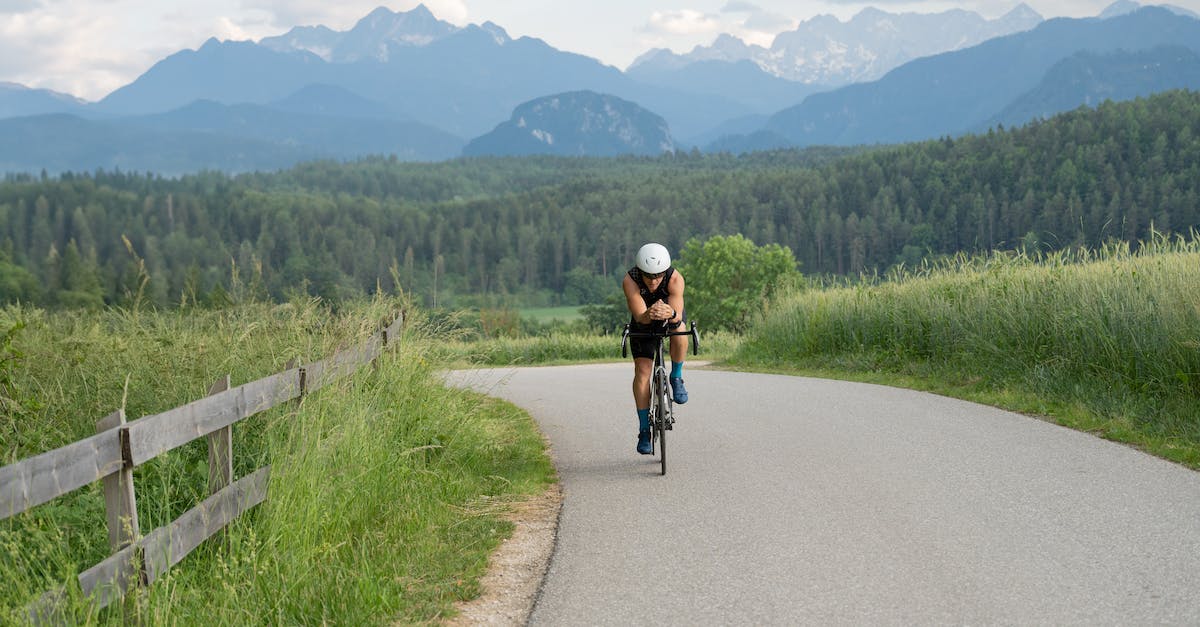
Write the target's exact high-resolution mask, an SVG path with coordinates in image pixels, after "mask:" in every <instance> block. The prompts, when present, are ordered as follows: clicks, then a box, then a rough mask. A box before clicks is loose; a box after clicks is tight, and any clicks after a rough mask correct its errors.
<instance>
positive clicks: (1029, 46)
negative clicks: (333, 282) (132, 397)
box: [0, 0, 1200, 174]
mask: <svg viewBox="0 0 1200 627" xmlns="http://www.w3.org/2000/svg"><path fill="white" fill-rule="evenodd" d="M1138 9H1139V5H1137V4H1136V3H1134V2H1130V1H1128V0H1121V1H1119V2H1117V3H1115V4H1113V5H1111V6H1110V7H1109V8H1108V9H1106V10H1105V12H1104V14H1102V16H1101V17H1098V18H1089V19H1054V20H1048V21H1047V20H1043V19H1042V18H1041V16H1040V15H1038V14H1037V13H1036V12H1034V11H1033V10H1032V9H1029V7H1027V6H1026V5H1023V4H1021V5H1018V6H1017V7H1016V8H1014V9H1013V10H1011V11H1009V12H1008V13H1007V14H1005V15H1004V16H1002V17H1000V18H998V19H995V20H986V19H984V18H982V17H980V16H979V15H977V14H974V13H969V12H965V11H947V12H943V13H938V14H932V15H918V14H911V13H905V14H889V13H886V12H884V11H880V10H877V9H866V10H864V11H862V12H860V13H859V14H858V15H857V16H855V17H854V18H853V19H851V20H850V21H848V22H839V21H838V20H836V19H834V18H832V17H828V16H825V17H819V18H813V19H812V20H809V21H807V22H804V23H802V24H800V26H799V27H798V28H796V29H795V30H793V31H788V32H785V33H781V34H780V35H779V36H777V37H776V38H775V42H774V43H773V44H772V46H771V47H769V48H764V47H756V46H751V45H748V44H746V43H745V42H742V41H741V40H738V39H736V38H734V37H732V36H729V35H722V36H720V37H718V38H717V39H716V41H715V42H714V43H713V44H712V45H710V46H701V47H698V48H696V49H694V50H693V51H691V52H690V53H687V54H675V53H670V52H668V51H651V52H650V53H647V54H646V55H643V56H642V57H640V58H639V60H638V61H637V62H635V63H634V64H633V65H632V66H631V67H630V68H628V69H627V70H626V71H624V72H622V71H621V70H619V69H617V68H614V67H611V66H607V65H604V64H603V63H600V62H599V61H597V60H595V59H591V58H589V57H585V56H582V55H578V54H574V53H570V52H565V51H561V50H557V49H555V48H553V47H551V46H549V45H548V44H546V43H545V42H544V41H542V40H539V39H535V38H530V37H520V38H517V39H513V38H511V37H509V35H508V34H507V32H506V31H505V30H504V29H503V28H502V27H500V26H498V25H496V24H492V23H490V22H489V23H484V24H481V25H474V24H473V25H468V26H465V27H458V26H455V25H453V24H450V23H448V22H444V21H441V20H438V19H437V18H436V17H435V16H434V15H433V14H432V13H431V12H430V11H429V10H428V9H427V8H425V7H424V6H419V7H417V8H416V9H413V10H412V11H408V12H402V13H395V12H392V11H390V10H388V9H386V8H379V9H376V10H374V11H372V12H371V13H370V14H369V15H367V16H366V17H364V18H363V19H362V20H360V21H359V22H358V23H357V24H356V25H355V26H354V27H353V28H351V29H349V30H347V31H334V30H332V29H329V28H327V27H324V26H304V27H297V28H294V29H292V30H291V31H288V32H287V33H284V34H282V35H279V36H275V37H268V38H265V39H263V40H261V41H259V42H250V41H242V42H234V41H224V42H223V41H218V40H216V39H210V40H209V41H208V42H206V43H205V44H204V45H203V46H201V47H200V48H199V49H196V50H183V51H180V52H178V53H175V54H173V55H170V56H168V57H167V58H164V59H163V60H161V61H160V62H158V63H157V64H155V65H154V66H153V67H151V68H150V69H149V70H148V71H147V72H145V73H144V74H143V75H141V76H140V77H138V78H137V79H136V80H135V81H133V82H132V83H130V84H128V85H125V86H123V87H121V88H120V89H117V90H116V91H114V92H113V93H111V94H109V95H108V96H107V97H105V98H104V99H102V100H101V101H99V102H95V103H86V102H83V101H81V100H79V99H77V98H74V97H71V96H69V95H65V94H59V93H55V92H52V91H48V90H35V89H28V88H25V87H22V86H19V85H12V84H6V83H0V170H2V169H9V170H13V169H15V170H33V171H36V170H38V169H41V168H46V169H47V170H50V171H60V170H64V169H73V170H90V169H94V168H96V167H105V168H111V167H121V168H124V169H146V170H154V171H158V172H162V173H167V174H176V173H182V172H187V171H193V170H198V169H202V168H215V169H223V170H230V171H241V170H247V169H270V168H277V167H287V165H289V164H291V163H294V162H295V161H298V160H307V159H318V158H333V159H351V158H355V157H357V156H362V155H365V154H379V153H384V154H394V155H396V156H397V157H399V158H402V159H412V160H440V159H446V158H450V157H453V156H457V155H458V154H461V151H463V150H464V149H466V150H467V153H468V154H523V153H524V151H528V150H537V151H541V152H555V151H558V150H561V149H562V148H563V146H565V145H570V146H571V147H572V148H571V152H572V154H579V153H584V154H608V151H611V150H628V151H630V152H639V153H640V152H642V151H643V150H645V151H648V152H647V154H649V153H653V152H657V151H660V150H665V149H669V148H665V147H666V146H672V147H681V148H685V149H686V148H690V147H691V146H697V145H699V146H704V147H707V149H712V150H730V151H742V150H750V149H760V148H770V147H775V146H782V145H809V144H814V143H825V144H855V143H881V142H896V141H907V140H910V139H924V138H928V137H937V136H941V135H946V134H958V133H963V132H970V131H974V130H980V129H986V128H987V126H988V125H991V124H1000V123H1002V124H1005V125H1013V124H1021V123H1024V122H1026V121H1029V120H1030V119H1034V118H1037V117H1044V116H1046V115H1051V114H1053V113H1054V112H1056V111H1060V110H1065V109H1069V108H1074V107H1075V106H1079V105H1080V104H1088V103H1094V102H1097V101H1098V100H1099V99H1102V98H1105V97H1110V98H1125V97H1132V96H1134V95H1142V94H1143V93H1144V92H1146V91H1147V90H1150V91H1157V90H1161V89H1169V88H1178V87H1189V86H1194V82H1192V79H1191V76H1192V73H1191V72H1192V69H1193V64H1194V63H1195V55H1194V54H1191V53H1195V52H1196V51H1197V46H1198V44H1197V42H1200V31H1198V30H1197V27H1198V26H1200V20H1197V19H1196V17H1195V16H1194V14H1190V15H1189V14H1188V12H1187V11H1185V10H1183V9H1178V8H1169V10H1161V9H1153V8H1147V9H1141V10H1138ZM1164 46H1165V47H1164ZM1172 46H1173V47H1172ZM1189 51H1190V52H1189ZM1138 55H1142V56H1140V57H1139V56H1138ZM1139 68H1141V69H1139ZM1089 73H1090V74H1089ZM1072 77H1074V78H1072ZM1089 77H1090V78H1089ZM838 85H842V86H841V87H838ZM568 95H569V97H568ZM548 99H549V100H548ZM555 99H557V100H555ZM551 101H556V102H557V103H558V105H557V108H552V107H548V106H547V102H551ZM600 112H611V116H609V117H606V118H604V119H605V120H606V122H605V124H604V125H603V126H602V128H604V129H610V131H611V132H606V133H599V134H597V133H594V132H591V130H595V128H600V127H595V128H592V129H591V130H588V129H584V128H582V127H580V128H568V127H566V126H563V125H564V124H567V123H570V121H574V122H575V123H579V124H584V123H585V121H587V120H591V121H592V122H595V121H596V120H599V119H600V117H603V116H600ZM604 115H606V116H607V115H609V113H605V114H604ZM539 116H541V117H539ZM598 116H599V117H598ZM522 118H523V119H525V120H526V124H527V126H526V127H525V128H526V130H525V131H522V132H515V133H514V132H513V131H514V128H520V127H519V126H515V127H514V120H519V119H522ZM533 119H537V120H538V124H539V125H540V126H536V127H530V126H528V124H529V122H530V120H533ZM660 121H661V124H660ZM551 127H553V129H554V130H550V129H551ZM533 128H536V129H539V130H542V131H545V132H546V133H547V134H549V135H553V136H554V137H556V138H559V141H558V143H556V144H554V145H551V144H549V143H548V142H544V141H541V142H535V143H532V144H530V143H528V142H529V141H530V138H531V137H536V136H535V135H534V134H532V132H531V129H533ZM622 133H623V134H624V136H622ZM472 137H475V138H476V139H475V140H469V138H472ZM505 137H508V138H510V139H511V141H512V142H515V143H513V144H512V145H509V146H505V145H503V141H501V140H502V139H503V138H505ZM567 137H576V139H578V141H574V140H572V141H564V139H563V138H567ZM633 137H640V138H643V139H642V140H639V141H643V143H641V144H639V143H638V142H637V141H631V139H630V138H633ZM31 141H36V142H39V143H38V144H37V145H31V144H30V143H29V142H31ZM468 146H469V148H468ZM648 147H653V148H648Z"/></svg>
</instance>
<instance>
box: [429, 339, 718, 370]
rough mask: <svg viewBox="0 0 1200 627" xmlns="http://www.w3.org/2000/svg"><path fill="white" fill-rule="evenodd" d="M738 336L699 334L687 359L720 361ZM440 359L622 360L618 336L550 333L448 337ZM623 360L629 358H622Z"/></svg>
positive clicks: (515, 362) (503, 362)
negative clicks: (697, 343) (696, 345)
mask: <svg viewBox="0 0 1200 627" xmlns="http://www.w3.org/2000/svg"><path fill="white" fill-rule="evenodd" d="M740 340H741V338H740V337H739V336H737V335H735V334H732V333H728V332H714V333H704V332H703V331H701V333H700V353H699V356H696V357H693V356H692V355H691V352H690V351H689V353H688V359H700V360H705V361H719V360H722V359H725V358H727V357H728V356H729V355H731V354H733V351H734V349H735V347H736V346H737V344H738V342H739V341H740ZM435 350H436V353H437V355H438V359H439V361H444V362H446V363H449V364H452V365H456V366H460V367H466V366H472V365H487V366H533V365H553V364H568V363H581V362H602V361H621V360H622V357H621V335H620V334H619V333H618V334H616V335H597V334H595V333H569V332H567V333H559V332H555V333H550V334H548V335H539V336H526V337H497V338H487V339H475V340H449V341H446V342H443V343H441V344H440V345H439V346H438V347H437V348H436V349H435ZM624 359H625V360H628V359H631V358H630V357H625V358H624Z"/></svg>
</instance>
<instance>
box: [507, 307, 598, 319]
mask: <svg viewBox="0 0 1200 627" xmlns="http://www.w3.org/2000/svg"><path fill="white" fill-rule="evenodd" d="M517 313H518V314H519V315H520V316H521V317H522V318H529V319H531V320H533V321H535V322H538V323H546V322H551V321H555V320H557V321H559V322H572V321H575V320H582V319H583V314H581V313H579V307H574V306H572V307H530V308H526V309H518V310H517Z"/></svg>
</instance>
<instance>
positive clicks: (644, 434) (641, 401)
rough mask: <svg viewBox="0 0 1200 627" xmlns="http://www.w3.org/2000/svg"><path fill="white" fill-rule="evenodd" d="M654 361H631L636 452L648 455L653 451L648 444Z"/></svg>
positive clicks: (642, 358)
mask: <svg viewBox="0 0 1200 627" xmlns="http://www.w3.org/2000/svg"><path fill="white" fill-rule="evenodd" d="M653 370H654V360H653V359H648V358H645V357H634V359H633V404H634V406H635V407H636V408H637V414H638V443H637V452H639V453H642V454H643V455H648V454H650V453H651V452H652V451H653V447H652V445H651V444H650V375H651V374H652V372H653Z"/></svg>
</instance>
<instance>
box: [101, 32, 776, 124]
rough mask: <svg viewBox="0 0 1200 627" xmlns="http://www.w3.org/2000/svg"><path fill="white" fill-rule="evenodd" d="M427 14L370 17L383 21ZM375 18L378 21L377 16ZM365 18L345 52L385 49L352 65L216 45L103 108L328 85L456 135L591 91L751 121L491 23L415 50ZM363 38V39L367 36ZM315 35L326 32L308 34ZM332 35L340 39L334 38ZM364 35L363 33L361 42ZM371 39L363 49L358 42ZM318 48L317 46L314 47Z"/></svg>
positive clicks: (254, 96) (135, 108)
mask: <svg viewBox="0 0 1200 627" xmlns="http://www.w3.org/2000/svg"><path fill="white" fill-rule="evenodd" d="M422 11H424V10H423V9H422V8H418V9H414V10H413V11H410V12H409V13H408V14H391V13H390V12H389V11H387V10H386V9H380V10H377V11H375V12H374V13H372V15H373V16H376V18H379V19H376V20H374V21H375V22H379V21H380V19H382V17H385V16H386V15H391V16H392V17H393V18H396V19H400V18H402V17H404V16H411V15H412V14H413V13H420V12H422ZM369 17H370V16H369ZM368 21H369V20H368V19H366V18H364V20H363V21H360V23H359V25H358V26H356V27H355V29H354V30H351V31H347V33H343V34H342V35H343V36H342V38H341V39H340V40H339V41H340V43H339V44H338V45H340V46H343V47H357V48H362V47H363V46H367V45H368V43H370V45H376V44H378V45H380V46H383V48H382V50H381V51H379V54H378V55H374V56H371V57H369V58H359V60H357V61H354V62H344V63H338V62H327V61H325V60H324V59H322V58H321V57H320V56H318V55H317V54H314V53H313V52H311V51H309V49H307V48H306V49H303V50H301V49H286V47H284V46H282V45H278V43H277V44H276V45H275V46H274V49H272V48H269V47H266V46H262V45H259V44H255V43H252V42H218V41H216V40H210V41H209V42H207V43H206V44H205V45H204V46H202V47H201V48H200V49H199V50H195V51H184V52H180V53H177V54H174V55H171V56H170V57H168V58H167V59H164V60H163V61H161V62H159V63H158V64H156V65H155V66H154V67H152V68H151V69H150V70H149V71H148V72H146V73H145V74H144V75H142V76H141V77H139V78H138V79H137V80H135V81H134V82H133V83H131V84H129V85H127V86H125V87H123V88H121V89H119V90H117V91H116V92H114V93H113V94H111V95H110V96H109V97H107V98H105V99H104V101H102V102H101V103H100V105H99V106H101V107H102V108H103V109H104V110H106V111H110V112H114V113H120V114H126V115H129V114H145V113H155V112H161V111H166V110H171V109H175V108H178V107H182V106H184V105H186V104H188V103H190V102H194V101H196V100H212V101H214V102H219V103H223V104H240V103H248V104H268V103H272V102H276V101H280V100H282V99H285V98H287V97H289V96H291V95H292V94H294V93H296V92H297V91H299V90H301V89H303V88H305V87H306V86H309V85H313V84H321V85H330V86H335V87H340V88H342V89H344V90H347V91H349V92H351V93H353V94H356V95H357V96H358V97H360V98H362V99H365V100H368V101H373V102H376V103H380V104H383V105H384V106H385V107H386V109H387V110H389V111H391V112H393V113H394V115H395V116H396V117H398V118H404V119H412V120H418V121H421V122H423V123H426V124H430V125H432V126H437V127H438V128H441V129H443V130H446V131H447V132H450V133H452V134H455V135H459V136H463V137H470V136H475V135H479V134H481V133H484V132H487V131H488V130H490V129H491V128H493V127H494V126H495V125H496V124H497V123H499V122H501V121H503V120H505V119H507V118H508V116H509V114H510V113H511V112H512V110H513V108H514V107H516V106H517V105H519V104H521V103H523V102H527V101H529V100H531V99H533V98H537V97H539V96H543V95H546V94H553V93H563V92H567V91H575V90H581V89H592V90H595V91H599V92H603V93H612V94H615V95H618V96H620V97H623V98H626V99H630V100H634V101H637V102H639V103H640V104H643V105H644V106H647V107H654V108H655V110H658V111H661V112H662V113H663V115H666V116H668V117H670V119H671V120H672V122H673V123H674V124H678V125H679V127H680V128H682V129H684V130H685V131H686V132H691V133H698V132H701V131H703V130H706V129H708V128H711V127H713V126H715V125H716V124H719V123H720V122H721V121H723V120H725V119H727V118H729V117H734V116H740V115H746V114H748V113H752V112H753V111H751V110H749V109H748V108H747V107H746V106H745V105H742V104H740V103H739V102H737V101H735V100H731V99H729V98H727V97H724V96H721V95H717V94H709V95H705V94H703V93H698V92H695V91H691V90H689V91H682V90H679V89H675V88H671V87H665V86H660V85H644V84H641V83H638V82H636V81H633V80H632V79H630V78H629V77H627V76H625V75H624V74H623V73H622V72H621V71H620V70H618V69H616V68H614V67H611V66H607V65H604V64H602V63H600V62H599V61H597V60H595V59H592V58H590V57H586V56H583V55H579V54H573V53H569V52H563V51H560V50H557V49H555V48H553V47H551V46H550V45H548V44H546V43H545V42H544V41H542V40H540V39H534V38H530V37H521V38H519V39H512V38H511V37H509V36H508V34H507V33H506V32H505V31H504V29H503V28H501V27H499V26H497V25H495V24H492V23H490V22H489V23H485V24H482V25H470V26H467V27H464V28H456V29H455V30H454V31H453V32H449V33H446V34H443V35H441V36H438V37H436V38H432V39H431V40H430V41H429V42H428V43H424V44H420V45H418V44H419V42H417V43H414V41H413V40H412V37H409V36H408V35H411V33H408V32H407V31H387V30H386V29H383V32H393V34H395V33H397V32H399V33H401V34H404V33H407V34H404V36H401V37H400V38H399V39H396V38H393V39H388V38H387V37H384V36H382V35H380V34H379V32H380V29H369V28H365V27H364V24H365V23H367V22H368ZM360 31H361V32H360ZM305 32H309V33H311V34H314V37H315V36H320V35H327V33H324V32H323V31H313V30H310V31H305ZM330 32H333V31H330ZM355 33H357V34H355ZM363 33H367V34H369V35H370V37H369V38H366V39H363V40H361V41H360V40H357V39H354V37H358V36H360V35H361V36H363V37H366V35H363ZM309 43H311V42H309Z"/></svg>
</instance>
